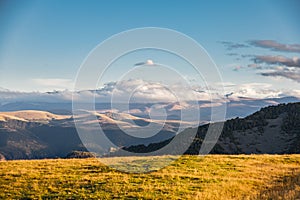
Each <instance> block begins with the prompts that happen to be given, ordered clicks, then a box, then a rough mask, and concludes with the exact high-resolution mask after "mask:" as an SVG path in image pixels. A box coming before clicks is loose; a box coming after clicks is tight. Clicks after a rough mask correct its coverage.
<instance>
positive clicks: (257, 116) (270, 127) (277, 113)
mask: <svg viewBox="0 0 300 200" xmlns="http://www.w3.org/2000/svg"><path fill="white" fill-rule="evenodd" d="M213 125H217V123H216V124H213ZM208 127H209V124H206V125H203V126H200V127H198V130H197V134H196V137H195V138H194V140H193V142H192V144H191V145H190V147H189V148H188V150H187V151H186V154H199V152H200V149H201V146H202V143H203V141H204V137H205V135H206V133H207V130H208ZM191 130H192V131H191ZM193 131H196V130H195V129H187V130H185V131H183V132H182V133H180V134H179V135H178V136H177V137H175V139H174V140H175V145H173V147H172V148H173V149H172V151H169V152H172V153H173V154H176V153H177V152H180V151H181V149H180V148H181V146H183V145H182V144H183V143H184V142H186V141H187V139H186V138H189V137H191V136H190V133H191V132H193ZM171 140H172V139H170V140H166V141H163V142H161V143H153V144H150V145H148V146H145V145H137V146H131V147H124V149H125V150H126V151H130V152H136V153H146V152H154V151H155V150H158V149H160V148H162V147H163V146H165V145H166V144H168V143H169V142H170V141H171ZM176 144H177V145H176ZM210 153H214V154H290V153H300V103H289V104H280V105H277V106H269V107H266V108H262V109H261V110H260V111H258V112H255V113H254V114H252V115H250V116H248V117H245V118H235V119H231V120H227V121H226V122H225V123H224V127H223V131H222V133H221V136H220V137H219V139H218V142H217V144H216V145H215V146H214V148H213V149H212V150H211V152H210ZM117 154H118V152H116V153H114V155H117Z"/></svg>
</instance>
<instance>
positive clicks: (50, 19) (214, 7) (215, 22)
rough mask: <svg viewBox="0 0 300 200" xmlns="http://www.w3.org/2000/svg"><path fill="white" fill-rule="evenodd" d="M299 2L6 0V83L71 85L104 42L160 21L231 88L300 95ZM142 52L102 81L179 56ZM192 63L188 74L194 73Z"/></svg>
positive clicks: (42, 87)
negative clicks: (200, 52) (188, 41)
mask: <svg viewBox="0 0 300 200" xmlns="http://www.w3.org/2000/svg"><path fill="white" fill-rule="evenodd" d="M299 7H300V2H299V1H297V0H263V1H262V0H248V1H238V0H230V1H224V2H222V1H196V0H194V1H193V0H190V1H180V0H174V1H161V0H144V1H138V0H130V1H129V0H128V1H117V0H109V1H108V0H103V1H96V0H94V1H93V0H90V1H83V0H77V1H68V0H44V1H34V0H28V1H17V0H2V1H1V2H0V27H1V28H0V90H1V88H2V90H4V89H7V90H11V91H23V92H32V91H41V92H45V91H53V90H65V89H68V90H72V89H73V86H74V80H75V78H76V74H77V71H78V69H79V67H80V65H81V64H82V63H83V61H84V59H85V58H86V57H87V55H88V54H89V53H90V52H91V51H92V50H93V49H94V48H95V47H96V46H97V45H98V44H99V43H101V42H103V41H104V40H106V39H107V38H109V37H111V36H112V35H114V34H118V33H120V32H123V31H126V30H129V29H134V28H142V27H161V28H168V29H173V30H176V31H179V32H181V33H183V34H186V35H187V36H189V37H191V38H193V39H194V40H195V41H197V42H198V43H199V44H200V45H201V46H202V47H203V48H204V49H205V50H206V51H207V53H208V54H209V55H210V56H211V58H212V59H213V61H214V62H215V64H216V65H217V67H218V69H219V71H220V74H221V76H222V79H223V81H224V84H225V86H226V88H227V90H228V92H231V91H236V90H237V88H238V91H240V94H239V95H241V93H242V92H243V91H245V95H257V94H258V93H259V92H258V91H256V90H263V92H266V93H269V94H267V95H265V96H268V95H269V96H270V97H272V96H274V95H275V96H276V95H277V96H278V95H282V94H287V95H299V96H300V87H299V83H300V45H299V44H300V25H299V19H300V12H299ZM142 53H143V52H142ZM142 53H140V54H142ZM144 53H145V54H143V56H144V57H143V56H139V55H138V53H137V54H136V56H132V57H130V56H129V57H128V58H127V60H126V59H125V60H126V62H125V60H124V68H122V67H123V66H122V64H123V63H120V62H119V64H116V67H115V69H112V70H111V72H110V73H111V74H108V75H107V76H106V78H105V81H104V82H103V84H105V82H110V81H116V78H115V77H114V74H117V73H118V72H120V71H122V70H121V69H123V71H124V70H125V69H127V68H128V67H129V63H130V62H131V61H130V62H128V60H129V59H131V60H132V65H134V63H138V62H143V61H146V59H154V61H157V62H159V63H162V62H163V63H164V64H166V65H168V64H170V65H174V63H175V61H176V58H172V59H171V60H172V61H170V63H168V61H167V60H166V59H165V60H163V56H161V55H162V54H163V53H161V52H159V51H158V52H156V53H155V52H154V53H153V52H144ZM133 58H135V59H133ZM159 58H161V60H160V59H159ZM164 58H167V56H165V57H164ZM177 59H178V58H177ZM121 61H122V59H121ZM178 63H180V62H179V61H178V62H177V65H178ZM132 65H130V67H132ZM126 67H127V68H126ZM177 67H178V69H179V70H180V67H181V69H182V70H183V71H185V67H186V66H183V65H182V66H181V65H178V66H177ZM125 71H126V70H125ZM188 71H189V70H186V76H189V75H191V74H193V73H192V72H190V73H189V72H188ZM162 79H163V77H162ZM216 84H219V83H216ZM99 87H100V86H99ZM265 96H264V97H265Z"/></svg>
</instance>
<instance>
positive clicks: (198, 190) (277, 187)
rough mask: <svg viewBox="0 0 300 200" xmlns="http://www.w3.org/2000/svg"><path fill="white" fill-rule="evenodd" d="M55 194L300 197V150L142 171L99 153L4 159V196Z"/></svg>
mask: <svg viewBox="0 0 300 200" xmlns="http://www.w3.org/2000/svg"><path fill="white" fill-rule="evenodd" d="M118 159H120V160H126V158H118ZM147 159H148V160H149V159H151V158H147ZM157 159H159V158H152V160H157ZM168 159H170V157H168ZM130 162H134V160H130ZM138 163H139V164H140V165H142V164H145V163H147V160H144V161H139V162H138ZM135 164H136V163H135ZM54 198H58V199H113V198H116V199H226V200H228V199H300V155H281V156H279V155H238V156H236V155H230V156H226V155H224V156H223V155H209V156H205V157H197V156H183V157H181V158H180V159H179V160H177V161H175V162H173V163H172V164H171V165H170V166H167V167H165V168H163V169H160V170H158V171H155V172H150V173H140V174H133V173H124V172H119V171H117V170H114V169H111V168H109V167H107V166H105V165H103V164H101V163H100V162H99V160H97V159H68V160H67V159H65V160H64V159H53V160H29V161H3V162H0V199H54Z"/></svg>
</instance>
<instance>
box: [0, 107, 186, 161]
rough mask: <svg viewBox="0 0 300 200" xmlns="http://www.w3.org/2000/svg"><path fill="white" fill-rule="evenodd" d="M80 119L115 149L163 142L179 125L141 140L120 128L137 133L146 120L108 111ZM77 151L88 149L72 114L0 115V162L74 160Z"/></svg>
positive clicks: (98, 148) (94, 145)
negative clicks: (16, 160) (101, 131)
mask: <svg viewBox="0 0 300 200" xmlns="http://www.w3.org/2000/svg"><path fill="white" fill-rule="evenodd" d="M86 115H93V116H95V120H94V121H84V119H85V116H86ZM78 120H80V118H79V119H78ZM82 120H83V121H84V122H85V123H86V127H87V129H88V130H89V133H90V134H91V135H93V134H98V132H97V129H95V130H94V129H93V127H94V126H93V125H95V124H97V123H99V124H100V125H101V127H102V130H103V131H104V132H105V134H106V136H107V137H108V138H109V139H110V140H111V141H112V142H113V143H114V144H115V145H117V146H118V147H121V146H131V145H136V144H150V143H154V142H160V141H164V140H166V139H169V138H171V137H173V136H174V135H175V131H176V128H177V126H178V124H179V123H180V121H178V120H177V121H176V120H168V122H167V125H165V126H164V127H163V129H162V130H161V131H160V132H159V133H158V134H157V135H155V136H153V137H149V138H146V139H144V138H136V137H132V136H129V135H127V134H125V133H124V132H123V131H122V130H121V129H120V128H119V126H122V127H123V128H125V129H126V128H128V129H131V130H135V131H136V132H139V129H138V128H139V126H138V125H141V126H142V127H140V128H143V126H146V125H147V124H148V123H149V122H150V121H151V120H150V119H148V118H141V117H136V116H132V115H130V114H125V113H113V112H109V111H107V112H105V113H97V112H89V111H83V114H82ZM154 123H155V124H157V125H160V124H164V121H163V120H161V121H160V120H156V121H154ZM117 124H118V125H119V126H118V125H117ZM92 142H93V143H91V144H89V145H90V146H92V149H94V150H95V152H101V153H103V154H104V153H107V152H108V150H109V147H107V149H103V146H105V145H102V144H100V143H101V141H97V140H95V141H94V140H92ZM99 144H100V145H99ZM76 151H78V152H80V151H87V150H86V148H85V147H84V145H83V144H82V141H81V140H80V138H79V136H78V133H77V130H76V128H75V124H74V120H73V118H72V116H71V115H59V114H53V113H50V112H47V111H36V110H22V111H15V112H0V160H3V159H7V160H10V159H39V158H57V157H60V158H64V157H72V156H73V157H77V156H78V153H77V154H76V155H75V154H74V153H73V154H70V153H72V152H76ZM82 155H83V154H82ZM82 155H80V156H78V157H82Z"/></svg>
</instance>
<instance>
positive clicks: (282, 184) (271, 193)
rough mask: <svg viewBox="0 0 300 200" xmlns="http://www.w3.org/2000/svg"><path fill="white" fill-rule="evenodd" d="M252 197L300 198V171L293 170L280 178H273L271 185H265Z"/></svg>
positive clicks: (284, 199)
mask: <svg viewBox="0 0 300 200" xmlns="http://www.w3.org/2000/svg"><path fill="white" fill-rule="evenodd" d="M254 199H268V200H269V199H272V200H277V199H278V200H279V199H282V200H294V199H300V171H299V170H294V171H292V172H291V173H290V174H289V175H286V176H284V177H283V178H282V179H277V180H275V181H274V182H273V183H272V187H266V188H265V189H264V190H262V191H261V192H260V193H259V194H258V195H257V196H256V197H255V198H254Z"/></svg>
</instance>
